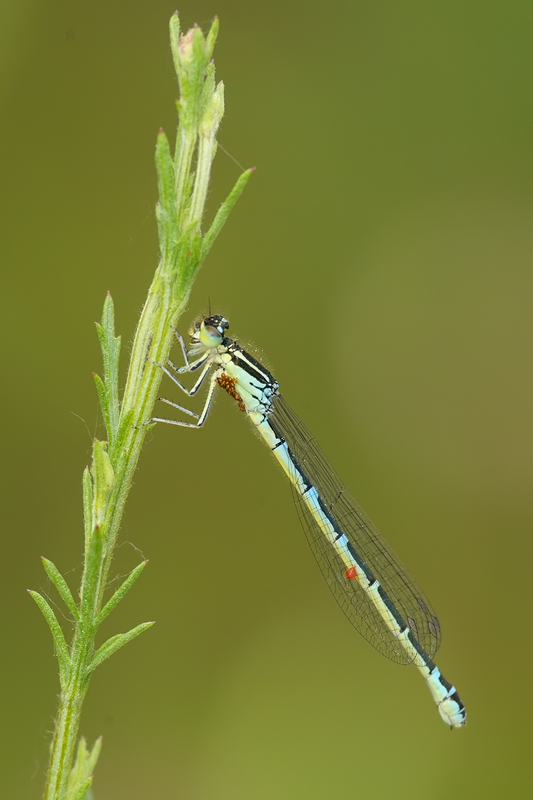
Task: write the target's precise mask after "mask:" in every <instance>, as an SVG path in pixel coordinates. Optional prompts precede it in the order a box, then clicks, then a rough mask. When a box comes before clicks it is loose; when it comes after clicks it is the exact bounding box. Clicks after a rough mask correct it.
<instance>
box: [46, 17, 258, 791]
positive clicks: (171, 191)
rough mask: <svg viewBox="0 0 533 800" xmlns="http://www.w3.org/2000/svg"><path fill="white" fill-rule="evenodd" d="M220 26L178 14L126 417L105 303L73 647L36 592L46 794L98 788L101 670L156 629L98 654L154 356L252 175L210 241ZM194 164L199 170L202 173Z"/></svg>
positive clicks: (125, 637) (164, 349)
mask: <svg viewBox="0 0 533 800" xmlns="http://www.w3.org/2000/svg"><path fill="white" fill-rule="evenodd" d="M217 30H218V22H217V21H216V20H215V22H214V23H213V26H212V28H211V30H210V32H209V34H208V35H207V37H205V36H204V34H203V33H202V32H201V30H200V29H199V28H197V27H195V28H193V29H192V30H191V31H189V32H188V33H187V34H185V36H180V30H179V19H178V17H177V15H174V16H173V17H172V19H171V22H170V31H171V44H172V51H173V56H174V63H175V66H176V72H177V74H178V80H179V85H180V94H181V98H180V102H179V103H178V114H179V126H178V134H177V144H176V153H175V157H174V159H172V158H171V156H170V150H169V148H168V141H167V139H166V137H165V135H164V134H163V133H160V136H159V137H158V147H157V150H156V165H157V169H158V176H159V205H158V215H157V216H158V225H159V234H160V251H161V261H160V264H159V266H158V268H157V270H156V273H155V276H154V279H153V281H152V285H151V286H150V289H149V291H148V296H147V299H146V302H145V304H144V308H143V310H142V313H141V317H140V320H139V324H138V326H137V331H136V333H135V339H134V343H133V349H132V354H131V359H130V364H129V368H128V375H127V380H126V388H125V391H124V397H123V400H122V404H121V407H120V414H119V409H118V354H119V348H120V339H119V338H118V337H115V334H114V310H113V304H112V300H111V298H110V297H108V298H107V300H106V303H105V304H104V314H103V317H102V324H101V326H99V328H98V335H99V338H100V342H101V345H102V352H103V356H104V367H105V369H104V380H103V381H102V380H101V379H99V378H98V379H97V381H96V385H97V390H98V395H99V398H100V402H101V406H102V412H103V417H104V421H105V423H106V425H107V427H108V431H107V438H108V441H107V442H99V441H95V443H94V448H93V463H92V466H91V468H90V470H89V469H87V470H85V473H84V479H83V487H84V515H85V562H84V571H83V576H82V581H81V588H80V598H81V599H80V603H79V607H78V608H77V609H76V608H72V603H73V599H72V596H71V595H70V590H69V588H68V586H67V584H66V582H65V581H64V579H63V578H62V576H61V575H60V573H59V571H58V570H57V568H56V567H55V566H54V565H53V564H51V563H50V562H46V564H45V566H46V567H47V568H48V571H49V574H50V575H51V578H52V580H53V582H54V584H55V586H56V588H57V589H58V591H59V593H60V595H61V596H62V597H63V599H64V600H65V601H68V605H69V607H70V611H71V613H72V614H73V615H74V617H75V619H76V613H74V612H76V611H77V620H76V627H75V630H74V635H73V638H72V644H71V646H70V650H69V652H68V653H67V651H66V648H65V643H64V640H63V638H62V633H61V631H60V628H59V625H58V623H57V620H56V619H55V616H54V614H53V611H52V610H51V608H50V607H49V606H48V604H47V603H46V601H44V600H43V599H42V598H40V596H39V597H36V598H35V599H36V601H37V602H38V604H39V605H40V607H41V610H42V611H43V613H44V614H45V617H46V618H47V621H48V623H49V625H50V627H51V628H52V630H53V633H54V636H55V641H56V642H57V643H58V646H60V647H61V648H62V674H63V681H62V693H61V698H60V704H59V711H58V715H57V719H56V726H55V732H54V738H53V742H52V748H51V758H50V767H49V771H48V776H47V782H46V790H45V795H44V797H45V800H76V799H77V800H80V799H81V798H82V797H83V796H84V792H85V791H86V787H87V788H88V787H89V785H90V780H91V772H92V769H93V768H94V764H95V762H96V758H97V755H98V751H99V748H100V744H99V743H98V744H97V746H95V749H94V750H93V753H94V756H91V757H90V758H88V757H87V751H86V748H85V744H84V742H83V741H82V743H81V744H80V748H79V751H78V760H77V762H76V765H75V767H74V769H73V771H72V772H71V765H72V761H73V758H74V753H75V749H76V739H77V735H78V729H79V724H80V715H81V709H82V705H83V699H84V697H85V694H86V692H87V689H88V686H89V681H90V676H91V673H92V670H93V669H94V668H96V666H98V665H99V664H100V663H101V662H102V661H104V660H105V659H106V658H107V657H108V656H110V655H111V654H112V653H114V652H115V651H116V650H117V649H118V648H119V647H121V646H122V645H123V644H125V643H126V642H129V641H131V639H133V638H134V637H135V636H137V635H138V634H139V633H141V632H142V631H144V630H145V629H147V628H148V627H149V626H150V625H151V623H142V624H141V625H138V626H136V627H135V628H134V629H133V630H132V631H129V632H128V633H125V634H119V635H116V636H114V637H111V639H110V640H108V642H106V643H104V645H102V646H101V647H100V648H99V649H98V652H97V654H96V657H95V652H96V647H95V636H96V632H97V628H98V626H99V624H100V622H101V621H102V620H103V619H104V618H105V617H106V616H107V614H108V613H109V612H110V611H111V610H112V609H113V608H114V607H115V605H116V604H117V603H118V602H119V600H120V599H122V597H123V596H124V595H125V594H126V592H127V591H128V590H129V588H131V586H132V585H133V583H134V582H135V580H136V576H137V575H138V574H139V573H140V571H141V569H140V568H138V569H137V570H136V571H135V575H133V574H132V576H130V578H128V579H126V581H125V582H124V584H123V586H122V587H121V588H120V589H119V590H117V593H116V597H114V598H113V599H112V600H111V601H110V602H109V604H108V605H107V607H106V609H105V611H104V613H102V609H103V608H104V607H105V605H106V604H105V601H104V594H105V591H106V587H107V583H108V577H109V570H110V568H111V563H112V560H113V553H114V548H115V545H116V541H117V537H118V534H119V530H120V526H121V522H122V516H123V513H124V508H125V504H126V501H127V498H128V494H129V491H130V489H131V486H132V481H133V475H134V473H135V469H136V467H137V462H138V460H139V456H140V452H141V448H142V444H143V441H144V437H145V435H146V433H147V431H148V430H149V428H148V427H147V426H144V427H139V426H140V424H141V423H142V422H144V421H145V420H146V419H149V418H150V417H151V416H152V408H153V406H154V403H155V400H156V398H157V395H158V390H159V384H160V381H161V377H162V373H161V370H160V369H158V368H156V367H155V366H154V365H153V364H152V363H151V361H148V358H150V359H151V360H153V361H155V362H157V363H165V362H166V361H167V359H168V355H169V352H170V348H171V346H172V344H173V341H174V336H173V332H172V327H173V326H175V324H176V322H177V320H178V318H179V316H180V314H181V312H182V311H183V309H184V308H185V306H186V304H187V301H188V298H189V294H190V291H191V287H192V283H193V280H194V277H195V276H196V273H197V271H198V268H199V267H200V265H201V263H202V261H203V260H204V258H205V256H206V255H207V252H208V250H209V248H210V247H211V245H212V243H213V241H214V239H215V238H216V235H217V234H218V233H219V231H220V230H221V228H222V226H223V224H224V222H225V220H226V219H227V217H228V215H229V213H230V211H231V209H232V208H233V205H234V203H235V201H236V199H237V197H238V196H239V195H240V193H241V191H242V189H243V188H244V185H245V183H246V182H247V180H248V178H249V177H250V174H251V173H250V171H248V172H247V173H245V174H244V175H243V176H241V178H240V179H239V181H238V188H237V187H235V188H234V189H233V190H232V192H231V193H230V196H229V197H228V199H227V200H226V201H225V202H224V204H223V205H222V206H221V208H220V209H219V211H218V213H217V214H216V216H215V221H214V224H213V225H212V226H211V229H210V230H209V231H208V233H207V235H206V237H205V238H204V239H202V236H201V232H200V231H201V228H200V226H201V221H202V217H203V214H204V206H205V201H206V197H207V191H208V186H209V180H210V174H211V164H212V161H213V158H214V155H215V151H216V132H217V130H218V126H219V124H220V120H221V118H222V114H223V109H224V102H223V86H222V84H221V83H220V84H218V86H217V85H215V80H214V65H213V64H212V62H211V56H212V51H213V47H214V44H215V39H216V33H217ZM195 154H196V159H195ZM194 160H196V171H195V173H194V174H193V173H192V172H191V170H192V167H193V162H194ZM33 594H34V595H35V593H33ZM71 601H72V602H71ZM80 754H81V755H80ZM69 776H70V780H69Z"/></svg>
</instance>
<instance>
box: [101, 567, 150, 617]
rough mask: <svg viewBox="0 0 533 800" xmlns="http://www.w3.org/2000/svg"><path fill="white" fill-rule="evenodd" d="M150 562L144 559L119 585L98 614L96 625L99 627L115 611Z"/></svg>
mask: <svg viewBox="0 0 533 800" xmlns="http://www.w3.org/2000/svg"><path fill="white" fill-rule="evenodd" d="M147 564H148V561H143V562H142V563H141V564H139V565H138V566H137V567H135V569H134V570H132V571H131V572H130V574H129V575H128V577H127V578H126V580H125V581H124V583H123V584H122V585H121V586H119V588H118V589H117V591H116V592H115V593H114V595H113V596H112V597H110V599H109V600H108V601H107V603H106V604H105V606H104V607H103V609H102V610H101V612H100V614H99V615H98V617H97V619H96V621H95V626H96V627H98V626H99V625H100V624H101V623H102V622H103V621H104V619H105V618H106V617H108V616H109V614H110V613H111V612H112V611H113V609H114V608H115V607H116V606H117V605H118V604H119V603H120V601H121V600H122V598H123V597H124V596H125V595H126V594H127V593H128V592H129V590H130V589H131V587H132V586H133V584H134V583H135V581H136V580H137V578H138V577H139V575H140V574H141V572H142V571H143V569H144V568H145V566H146V565H147Z"/></svg>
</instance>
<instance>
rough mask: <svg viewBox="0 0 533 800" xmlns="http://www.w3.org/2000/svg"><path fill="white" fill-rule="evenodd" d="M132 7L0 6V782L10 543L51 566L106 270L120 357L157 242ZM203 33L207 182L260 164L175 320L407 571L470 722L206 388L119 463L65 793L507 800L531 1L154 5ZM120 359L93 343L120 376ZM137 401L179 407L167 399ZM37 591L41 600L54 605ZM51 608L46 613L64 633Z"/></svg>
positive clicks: (152, 84)
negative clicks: (440, 695)
mask: <svg viewBox="0 0 533 800" xmlns="http://www.w3.org/2000/svg"><path fill="white" fill-rule="evenodd" d="M173 10H174V5H173V3H172V2H165V1H164V0H150V2H148V0H145V1H144V2H141V1H140V0H133V1H132V0H130V1H129V2H125V1H124V0H114V2H109V0H107V1H106V2H104V0H94V2H92V3H90V4H82V3H81V2H74V0H70V2H66V1H65V0H62V1H60V0H51V1H50V2H47V3H43V2H36V1H35V0H18V2H17V3H13V2H9V3H8V2H4V3H3V4H2V19H3V23H2V29H1V31H0V37H1V42H0V45H1V46H0V67H1V75H0V88H1V91H2V98H3V99H2V108H3V112H4V113H3V119H2V125H1V133H2V147H1V152H0V158H1V159H2V165H1V174H2V190H3V191H2V193H1V194H2V204H3V207H2V211H1V214H0V225H1V227H2V232H1V247H2V267H3V277H2V297H3V302H2V313H1V317H0V323H1V325H2V328H3V347H2V375H3V386H4V388H3V391H2V401H3V409H2V420H3V426H2V428H3V435H2V440H3V452H4V456H3V459H2V470H3V474H2V483H1V485H2V490H3V495H4V500H3V506H2V507H3V513H2V517H3V537H2V564H3V570H2V580H1V592H2V598H1V603H0V609H1V614H2V656H1V661H0V663H1V670H2V672H1V684H0V685H1V687H2V690H1V693H2V709H3V710H2V724H1V735H2V742H1V746H0V752H1V754H2V756H1V760H2V765H1V770H0V784H1V789H0V794H1V795H2V796H3V797H6V798H7V797H9V798H10V800H19V798H20V799H21V800H22V798H39V797H40V796H41V792H42V785H43V775H44V770H45V768H46V761H47V748H48V742H49V738H50V731H51V729H52V721H53V717H54V713H55V710H56V695H57V692H58V681H57V675H56V661H55V657H54V655H53V648H52V643H51V637H50V634H49V631H48V630H47V628H46V625H45V623H44V621H43V619H42V618H41V615H40V612H39V611H38V609H37V607H36V606H35V604H34V603H33V602H32V601H31V599H30V598H29V597H28V595H27V594H26V592H25V590H26V589H27V588H34V589H40V590H41V591H44V592H48V591H49V589H50V587H49V585H48V583H47V580H46V577H45V574H44V571H43V570H42V567H41V562H40V558H39V557H40V556H41V555H46V556H47V557H48V558H50V559H52V560H53V561H54V562H55V563H56V564H57V565H58V566H59V568H60V569H61V570H62V571H64V572H65V573H67V575H68V578H69V580H70V581H71V584H72V585H73V586H75V585H77V581H78V580H79V574H80V565H81V552H82V516H81V473H82V469H83V467H84V466H85V465H86V463H87V462H88V459H89V454H90V448H91V440H92V437H93V436H94V435H95V434H99V435H102V434H103V430H102V426H101V423H100V419H99V415H98V409H97V400H96V394H95V391H94V387H93V379H92V376H91V372H92V371H93V370H95V371H98V370H99V369H100V357H99V351H98V344H97V339H96V335H95V331H94V326H93V320H95V319H99V318H100V314H101V308H102V303H103V300H104V297H105V293H106V291H107V290H110V291H111V292H112V295H113V298H114V300H115V303H116V309H117V324H118V329H119V331H120V332H121V333H122V336H123V343H124V356H126V354H127V353H128V351H129V348H130V345H131V341H132V336H133V332H134V329H135V325H136V322H137V318H138V314H139V311H140V309H141V307H142V303H143V300H144V297H145V295H146V291H147V287H148V285H149V282H150V280H151V277H152V274H153V271H154V268H155V266H156V262H157V239H156V225H155V219H154V204H155V200H156V183H155V169H154V166H153V152H154V146H155V138H156V133H157V130H158V128H159V126H160V125H162V126H163V127H164V128H165V130H167V131H168V132H169V133H172V132H173V130H174V125H175V115H174V100H175V99H176V95H177V87H176V82H175V78H174V73H173V68H172V61H171V55H170V49H169V44H168V32H167V23H168V18H169V17H170V14H171V13H172V12H173ZM215 14H218V15H219V17H220V20H221V33H220V38H219V43H218V45H217V49H216V51H215V56H216V63H217V72H218V77H219V78H222V79H223V80H224V82H225V84H226V102H227V115H226V118H225V120H224V122H223V125H222V128H221V131H220V137H219V140H220V143H221V145H222V146H223V148H224V150H225V151H227V154H226V153H225V152H223V151H222V150H220V151H219V154H218V156H217V160H216V166H215V170H214V183H213V186H212V191H211V196H210V209H211V213H212V212H213V211H214V210H215V209H216V208H217V207H218V204H219V203H220V201H221V199H222V198H223V196H224V195H225V193H227V191H228V190H229V188H230V187H231V185H232V184H233V182H234V181H235V179H236V177H237V176H238V174H239V172H240V168H239V167H238V166H237V165H236V164H235V160H236V161H237V162H239V163H240V164H242V165H243V166H244V167H248V166H253V165H255V166H257V172H256V174H255V175H254V177H253V180H252V182H251V184H250V185H249V187H248V188H247V190H246V192H245V194H244V196H243V198H242V199H241V200H240V202H239V205H238V206H237V208H236V209H235V212H234V214H233V215H232V217H231V219H230V222H229V224H228V225H227V227H226V228H225V230H224V232H223V234H222V235H221V237H220V239H219V241H218V242H217V244H216V246H215V248H214V250H213V251H212V252H211V255H210V256H209V259H208V262H207V263H206V265H205V267H204V269H203V271H202V273H201V275H200V277H199V279H198V281H197V283H196V285H195V289H194V292H193V295H192V297H191V302H190V310H189V312H188V313H187V315H186V317H185V318H184V319H182V323H181V326H180V327H181V328H182V329H186V328H187V326H188V324H189V322H190V319H191V318H193V317H194V316H195V315H196V314H197V313H198V312H201V311H203V310H205V309H206V308H207V305H208V298H210V299H211V305H212V308H213V310H216V311H220V312H222V313H223V314H225V315H226V316H228V318H229V319H230V321H231V324H232V327H231V331H230V333H231V334H232V335H236V336H237V337H238V338H239V340H240V341H241V342H243V343H245V344H249V343H252V344H253V345H255V346H257V348H260V349H259V353H260V357H263V356H264V357H266V359H267V363H268V364H269V365H271V367H272V369H273V371H274V374H275V375H276V377H277V378H278V380H279V381H280V383H281V385H282V389H283V392H284V394H285V396H286V398H287V400H288V401H289V402H290V403H291V405H293V407H294V408H295V409H297V411H298V412H299V413H300V415H301V416H302V417H303V419H304V420H305V421H306V423H307V425H308V426H309V427H310V428H311V430H313V432H314V433H315V435H316V436H317V438H318V439H319V441H320V442H321V443H322V446H323V447H324V449H325V451H326V453H327V454H328V456H329V458H330V460H331V461H332V463H333V464H334V465H335V467H336V469H337V471H338V472H339V474H340V475H341V476H342V478H343V479H344V480H345V481H346V483H347V484H348V487H349V488H350V490H351V491H352V493H353V494H354V495H355V496H356V497H357V498H358V500H359V501H360V502H361V504H362V505H363V507H364V508H365V509H366V510H367V512H368V513H369V514H370V515H371V517H372V518H373V519H374V520H375V522H376V523H377V524H378V526H379V527H380V529H381V530H382V531H383V532H384V533H385V535H386V536H387V538H388V539H389V540H390V542H391V543H392V544H393V546H394V547H395V549H396V550H397V551H398V552H399V553H400V554H401V556H402V558H403V560H404V561H405V562H406V563H407V564H408V565H409V567H410V569H411V571H412V572H413V573H414V574H415V575H416V577H417V579H418V580H419V582H420V584H421V585H422V586H423V587H424V589H425V591H426V592H427V594H428V595H429V597H430V598H431V600H432V602H433V603H434V605H435V607H436V609H437V611H438V613H439V617H440V620H441V624H442V627H443V631H444V643H443V646H442V648H441V651H440V652H439V656H438V658H437V662H438V664H439V666H440V667H441V669H442V671H443V672H444V674H445V675H446V676H447V677H448V678H449V679H450V680H451V681H453V682H454V683H455V685H456V686H457V688H458V690H459V691H460V693H461V696H462V697H463V699H464V701H465V703H466V705H467V709H468V714H469V717H468V726H467V728H466V729H464V730H462V731H454V732H450V731H449V730H448V729H447V728H446V727H445V726H444V724H443V723H442V721H441V720H440V718H439V715H438V712H437V710H436V708H435V706H434V704H433V702H432V700H431V698H430V695H429V693H428V691H427V689H426V687H425V686H424V682H423V680H422V679H421V678H420V676H419V675H418V673H417V671H416V670H415V669H414V668H399V667H398V666H396V665H394V664H393V663H391V662H388V661H387V660H386V659H384V658H382V657H381V656H380V655H378V654H377V653H376V652H375V651H374V650H373V649H372V648H371V647H369V646H368V644H366V643H365V642H364V641H363V640H362V639H361V638H360V637H359V636H357V634H356V633H355V632H354V630H353V629H352V628H351V626H350V625H349V623H348V622H347V620H346V619H345V618H344V616H343V614H342V613H341V612H340V610H339V609H338V607H337V606H336V604H335V602H334V601H333V599H332V598H331V597H330V595H329V592H328V589H327V587H326V585H325V583H324V582H323V580H322V577H321V576H320V573H319V571H318V569H317V568H316V566H315V563H314V561H313V557H312V555H311V553H310V551H309V549H308V547H307V544H306V542H305V538H304V536H303V533H302V531H301V530H300V526H299V523H298V519H297V515H296V512H295V510H294V508H293V504H292V499H291V492H290V490H289V486H288V484H287V481H286V480H285V478H284V477H283V476H282V474H281V471H280V470H279V469H278V468H277V466H276V464H275V463H274V460H273V459H272V458H271V457H270V456H269V454H268V451H267V449H266V448H265V447H264V446H263V445H262V444H261V443H260V442H259V441H258V439H257V437H255V436H254V435H253V433H252V431H251V430H250V426H249V425H248V424H247V423H246V421H245V420H244V419H242V415H240V414H239V412H238V410H237V408H236V406H235V404H234V403H232V401H231V400H230V399H229V398H228V397H227V396H221V397H219V399H218V403H217V405H216V407H215V409H214V412H213V415H212V419H210V421H209V424H208V425H207V427H206V428H205V429H204V430H203V432H201V433H196V432H192V431H183V430H181V431H180V430H175V429H171V428H162V427H160V428H158V429H156V430H154V432H153V433H152V434H150V435H149V437H148V441H147V444H146V447H145V450H144V452H143V454H142V458H141V462H140V468H139V470H138V473H137V477H136V483H135V486H134V488H133V491H132V494H131V502H130V505H129V509H128V511H127V514H126V519H125V525H124V528H123V532H122V538H121V547H120V548H119V550H118V553H117V559H116V562H115V574H116V575H117V576H119V575H124V574H126V573H127V571H128V570H129V569H131V568H132V567H133V566H134V565H135V564H137V563H138V561H139V560H140V558H141V557H146V558H149V559H150V565H149V568H148V569H147V570H146V572H145V573H144V574H143V577H142V579H141V580H140V582H139V583H138V584H137V585H136V587H135V589H134V590H133V592H132V593H131V595H130V596H129V597H128V599H127V600H126V601H125V602H124V603H123V605H122V606H121V607H119V609H118V610H117V612H115V613H114V615H113V616H112V617H110V619H109V621H108V624H107V629H106V630H107V633H108V634H111V633H114V632H117V631H123V630H127V628H128V627H131V626H133V625H134V624H137V623H138V622H140V621H143V620H146V619H155V620H157V625H156V626H155V628H154V629H153V630H151V631H149V632H148V633H146V634H144V635H143V636H142V637H141V638H140V639H139V640H137V641H135V642H134V643H133V644H131V645H128V649H127V650H123V651H121V652H120V653H119V654H118V655H116V656H114V657H113V658H112V659H111V660H110V661H109V662H107V663H106V664H105V665H104V666H102V667H101V668H100V669H99V670H98V672H97V673H96V675H95V677H94V678H93V681H92V684H91V687H90V691H89V695H88V698H87V702H86V706H85V710H84V717H83V724H82V732H83V733H84V734H85V735H86V736H87V737H88V739H89V740H90V741H91V742H92V741H93V740H94V738H95V737H96V736H98V735H99V734H103V736H104V748H103V753H102V756H101V760H100V763H99V765H98V768H97V772H96V780H95V784H94V789H95V798H96V800H111V798H113V800H137V798H151V797H158V798H163V797H164V798H187V800H215V798H216V800H230V799H231V800H252V799H253V800H271V799H272V798H276V799H277V800H278V799H279V800H292V798H304V797H305V798H308V799H309V800H329V798H339V799H340V800H344V799H345V798H353V797H360V796H368V795H369V794H371V795H372V796H373V797H376V798H382V797H394V798H410V800H418V799H419V798H426V797H428V796H431V797H433V798H448V797H450V796H453V797H456V798H472V797H476V798H477V797H482V798H501V797H513V798H526V797H527V798H529V797H531V793H532V786H531V782H530V781H531V779H530V773H531V770H530V767H529V756H530V749H531V692H530V682H529V680H528V676H529V674H530V669H531V668H530V664H531V657H532V655H533V652H532V647H531V644H530V642H531V630H530V629H531V597H530V595H531V589H530V586H531V578H530V574H531V571H530V567H531V563H532V556H533V548H532V536H531V533H532V522H533V519H532V517H533V512H532V502H531V487H532V479H533V447H532V445H533V441H532V425H531V417H532V411H533V377H532V376H533V365H532V360H531V342H532V333H533V330H532V326H533V322H532V313H531V304H532V299H533V298H532V293H533V273H532V264H533V229H532V219H533V158H532V152H533V135H532V134H533V105H532V94H531V86H532V81H533V50H532V48H531V39H532V30H533V5H532V4H531V3H530V2H525V1H524V2H519V1H518V0H507V2H505V3H487V2H482V1H481V0H479V1H478V2H475V1H473V0H446V1H445V2H444V0H438V1H437V2H431V3H427V2H423V0H418V2H415V1H414V0H413V1H412V2H411V1H408V0H383V1H382V0H372V1H370V0H366V2H363V1H361V0H350V1H349V2H348V0H333V2H330V3H329V4H327V5H325V6H324V5H323V4H319V3H318V2H313V3H306V4H302V3H297V2H293V3H290V2H289V3H287V2H279V0H273V1H272V2H270V3H268V4H264V3H261V4H260V3H251V2H244V0H234V1H233V2H232V1H231V0H216V1H215V0H206V1H205V2H203V1H201V0H198V1H197V2H190V0H182V2H181V3H180V15H181V19H182V23H183V25H184V27H186V28H187V27H190V26H191V25H192V24H193V23H194V22H198V23H199V24H201V25H202V26H203V27H204V28H206V27H207V26H208V25H209V23H210V21H211V20H212V18H213V16H214V15H215ZM124 364H125V358H124V361H123V366H124ZM163 392H164V393H165V394H166V395H167V396H170V397H172V396H173V394H175V392H174V389H173V388H172V387H171V386H170V385H165V386H164V389H163ZM50 594H51V596H53V597H54V599H55V595H53V593H52V592H50ZM66 625H68V623H66Z"/></svg>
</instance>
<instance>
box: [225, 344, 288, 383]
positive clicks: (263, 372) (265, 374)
mask: <svg viewBox="0 0 533 800" xmlns="http://www.w3.org/2000/svg"><path fill="white" fill-rule="evenodd" d="M227 352H228V354H229V355H230V356H231V360H232V361H233V363H234V364H235V365H236V366H237V367H240V368H241V369H242V370H243V371H244V372H247V373H248V375H251V376H252V378H256V379H257V380H258V381H261V383H263V384H265V385H266V386H274V384H275V383H276V381H275V379H274V378H273V377H272V375H271V374H270V372H269V371H268V370H267V369H265V368H264V366H263V365H262V364H260V363H259V361H256V359H255V358H253V356H251V355H250V353H247V352H246V350H244V349H243V348H242V347H239V345H238V344H237V343H236V342H232V344H231V345H230V346H229V347H228V350H227Z"/></svg>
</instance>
